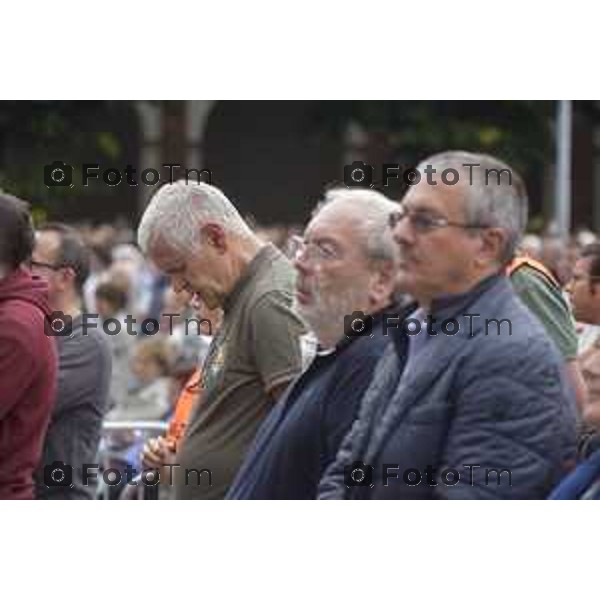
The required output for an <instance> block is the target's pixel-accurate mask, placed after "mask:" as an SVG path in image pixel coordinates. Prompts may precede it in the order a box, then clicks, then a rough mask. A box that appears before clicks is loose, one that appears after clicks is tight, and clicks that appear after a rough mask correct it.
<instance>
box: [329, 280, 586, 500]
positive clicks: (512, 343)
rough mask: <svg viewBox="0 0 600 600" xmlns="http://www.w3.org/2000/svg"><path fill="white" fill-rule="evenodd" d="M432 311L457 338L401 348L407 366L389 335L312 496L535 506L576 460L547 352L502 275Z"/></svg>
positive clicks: (564, 397) (562, 388)
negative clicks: (531, 502) (505, 501)
mask: <svg viewBox="0 0 600 600" xmlns="http://www.w3.org/2000/svg"><path fill="white" fill-rule="evenodd" d="M431 313H432V315H433V316H434V317H435V318H436V320H437V323H440V321H442V320H445V319H456V321H457V323H458V324H459V331H458V332H457V333H456V334H455V335H443V334H442V333H438V335H436V336H428V337H427V339H425V340H421V341H420V342H419V343H418V344H417V343H415V342H414V341H413V339H409V343H408V348H409V350H408V352H409V358H410V359H409V360H408V364H407V365H406V368H404V367H405V362H406V358H407V357H406V352H407V350H406V339H405V340H404V342H402V338H403V337H404V338H406V337H407V334H406V332H404V333H397V334H396V337H395V339H394V343H391V344H390V345H389V347H388V349H387V351H386V353H385V355H384V357H383V358H382V359H381V361H380V363H379V364H378V366H377V369H376V371H375V374H374V376H373V380H372V381H371V384H370V386H369V388H368V390H367V392H366V393H365V395H364V397H363V400H362V404H361V410H360V413H359V417H358V419H357V420H356V421H355V423H354V425H353V427H352V429H351V430H350V433H349V434H348V435H347V436H346V438H345V439H344V442H343V443H342V445H341V447H340V450H339V452H338V455H337V458H336V461H335V462H334V463H333V464H332V465H331V466H330V468H329V469H328V471H327V472H326V473H325V475H324V477H323V479H322V480H321V483H320V486H319V497H320V498H323V499H334V498H349V499H352V498H356V499H360V498H365V499H371V498H372V499H376V498H382V499H384V498H407V499H427V498H448V499H450V498H474V499H477V498H492V499H493V498H540V499H541V498H544V497H546V496H547V494H548V493H549V491H550V490H551V489H552V488H553V487H554V486H555V485H556V484H557V483H558V481H559V480H560V479H561V478H562V477H563V475H564V474H565V468H566V465H567V464H569V463H572V461H573V460H574V457H575V402H574V397H573V394H572V392H571V390H570V388H569V387H568V386H567V385H566V383H565V377H564V373H563V370H564V369H563V359H562V358H561V356H560V355H559V353H558V351H557V349H556V347H555V346H554V344H553V342H552V341H551V340H550V339H549V338H548V336H547V335H546V333H545V331H544V329H543V328H542V326H541V325H540V323H539V322H538V320H537V319H536V318H535V316H533V315H532V314H531V313H530V312H529V310H528V309H527V308H526V307H525V306H524V305H523V304H522V303H521V301H520V300H519V299H518V297H517V296H516V294H515V293H514V291H513V289H512V287H511V285H510V283H509V282H508V281H507V280H506V278H504V277H502V276H493V277H491V278H489V279H486V280H485V281H483V282H481V283H480V284H479V285H478V286H477V287H476V288H475V289H474V290H472V291H471V292H469V293H468V294H465V295H463V296H460V297H453V298H451V301H443V302H439V303H437V304H434V305H433V306H432V310H431ZM468 315H471V316H468ZM474 315H477V316H474ZM492 319H496V320H498V321H499V320H502V319H508V320H509V321H510V324H511V326H510V328H509V327H508V325H507V322H504V323H503V324H501V325H500V327H498V326H497V325H496V322H494V321H491V320H492ZM486 320H489V321H487V322H486ZM397 331H400V329H399V330H397ZM498 331H500V333H498ZM419 335H426V333H425V332H424V331H422V332H421V333H420V334H419ZM422 341H424V342H425V343H421V342H422ZM417 346H418V347H419V351H418V352H419V353H418V356H417V357H416V358H415V357H411V356H410V351H411V349H412V348H413V347H415V348H416V347H417Z"/></svg>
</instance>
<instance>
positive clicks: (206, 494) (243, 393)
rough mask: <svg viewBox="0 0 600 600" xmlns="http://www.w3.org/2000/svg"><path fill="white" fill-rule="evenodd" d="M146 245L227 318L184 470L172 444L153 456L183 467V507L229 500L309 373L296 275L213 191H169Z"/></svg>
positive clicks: (145, 230)
mask: <svg viewBox="0 0 600 600" xmlns="http://www.w3.org/2000/svg"><path fill="white" fill-rule="evenodd" d="M138 242H139V245H140V247H141V249H142V251H143V252H144V253H145V254H146V255H147V256H148V257H149V259H150V260H151V261H152V262H153V263H154V264H155V265H156V267H157V268H158V269H160V270H161V271H162V272H164V273H165V274H166V275H167V276H169V277H170V279H171V283H172V285H173V288H174V290H175V291H176V292H179V291H181V290H186V291H188V292H190V293H192V294H197V295H198V297H199V298H200V299H201V300H202V302H203V303H204V304H205V305H206V306H207V307H208V308H209V309H214V308H218V307H221V308H222V309H223V319H222V323H221V326H220V328H219V331H218V333H217V335H216V336H215V338H214V339H213V341H212V343H211V346H210V348H209V351H208V355H207V357H206V359H205V362H204V369H203V376H202V383H203V389H202V391H201V395H202V401H201V402H199V403H197V405H196V407H195V409H194V410H193V412H192V414H191V416H190V422H189V424H188V427H187V430H186V435H185V438H184V439H183V441H182V442H180V445H179V446H178V449H177V456H176V460H175V461H174V462H170V461H169V460H168V459H169V452H170V451H171V450H172V449H171V448H168V447H166V443H165V442H164V441H162V442H159V445H158V446H155V447H154V448H153V451H154V454H155V455H157V456H161V457H163V458H164V461H163V464H164V463H170V464H176V465H177V467H173V468H171V469H170V474H172V478H173V480H174V485H175V494H174V496H175V498H179V499H216V498H222V497H224V495H225V493H226V491H227V489H228V487H229V485H230V483H231V481H232V479H233V477H234V475H235V473H236V471H237V470H238V468H239V466H240V464H241V462H242V459H243V457H244V454H245V453H246V450H247V448H248V446H249V444H250V443H251V441H252V439H253V438H254V435H255V434H256V431H257V429H258V427H259V425H260V424H261V422H262V421H263V419H264V418H265V417H266V415H267V414H268V412H269V411H270V410H271V408H272V407H273V405H274V403H275V401H276V400H277V399H278V398H279V396H280V394H281V392H282V391H283V390H284V389H285V388H286V387H287V385H288V384H289V382H290V381H291V380H292V379H293V378H294V377H295V376H296V375H297V374H298V373H299V371H300V369H301V362H302V361H301V352H300V343H299V338H300V336H301V335H302V334H303V333H304V331H305V328H304V324H303V322H302V321H301V319H300V318H299V317H298V316H296V314H295V313H294V312H293V310H292V306H291V305H292V300H293V287H294V272H293V269H292V266H291V264H290V262H289V261H288V260H287V259H286V258H285V257H284V256H283V254H281V253H280V252H279V250H277V249H276V248H275V247H274V246H273V245H271V244H266V243H264V242H262V241H261V240H259V239H258V237H257V236H256V235H255V234H254V233H253V232H252V231H251V229H250V228H249V227H248V225H247V224H246V223H245V222H244V220H243V219H242V217H241V216H240V214H239V213H238V211H237V210H236V208H235V207H234V206H233V204H232V203H231V202H230V201H229V200H228V199H227V197H226V196H225V195H224V194H223V193H222V192H221V191H220V190H219V189H217V188H216V187H213V186H211V185H208V184H205V183H198V184H188V183H187V182H185V181H177V182H175V183H173V184H168V185H165V186H163V187H161V188H160V189H159V190H158V191H157V192H156V194H155V195H154V197H153V198H152V200H151V202H150V204H149V206H148V207H147V209H146V211H145V213H144V215H143V217H142V220H141V222H140V225H139V229H138ZM161 443H162V446H161V445H160V444H161ZM169 483H170V482H169Z"/></svg>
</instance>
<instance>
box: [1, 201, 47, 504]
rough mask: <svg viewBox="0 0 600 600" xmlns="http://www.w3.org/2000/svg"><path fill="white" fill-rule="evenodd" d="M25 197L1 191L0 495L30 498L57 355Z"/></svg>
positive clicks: (2, 496) (42, 440)
mask: <svg viewBox="0 0 600 600" xmlns="http://www.w3.org/2000/svg"><path fill="white" fill-rule="evenodd" d="M34 242H35V234H34V230H33V224H32V222H31V216H30V214H29V207H28V206H27V204H26V203H25V202H23V201H22V200H19V199H18V198H15V197H14V196H10V195H8V194H5V193H4V192H1V191H0V499H3V500H6V499H12V500H16V499H32V498H33V497H34V483H33V472H34V470H35V468H36V467H37V465H38V464H39V461H40V457H41V455H42V447H43V444H44V436H45V435H46V429H47V427H48V423H49V421H50V414H51V412H52V407H53V405H54V402H55V400H56V387H57V374H58V355H57V350H56V344H55V338H54V337H53V336H51V335H46V333H45V332H46V329H45V328H46V327H47V326H48V325H49V324H50V323H51V318H50V317H51V309H50V307H49V305H48V284H47V283H46V282H45V281H44V280H42V279H40V278H38V277H37V276H35V275H34V276H32V274H31V273H30V271H29V269H27V268H25V267H24V263H27V262H29V260H30V259H31V253H32V250H33V246H34Z"/></svg>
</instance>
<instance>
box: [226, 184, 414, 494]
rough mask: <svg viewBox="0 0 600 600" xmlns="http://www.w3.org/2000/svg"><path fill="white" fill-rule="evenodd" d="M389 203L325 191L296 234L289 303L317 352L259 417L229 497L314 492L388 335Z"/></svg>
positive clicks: (375, 196) (372, 195)
mask: <svg viewBox="0 0 600 600" xmlns="http://www.w3.org/2000/svg"><path fill="white" fill-rule="evenodd" d="M395 207H396V205H395V204H394V203H393V202H391V201H390V200H388V199H387V198H386V197H385V196H383V195H382V194H380V193H378V192H374V191H372V190H347V189H342V190H339V189H338V190H331V191H330V192H329V193H328V194H327V196H326V199H325V202H324V203H323V204H321V205H320V206H319V208H318V210H317V212H316V214H314V215H313V218H312V220H311V221H310V223H309V224H308V226H307V228H306V231H305V232H304V238H302V239H297V240H296V243H295V252H294V255H295V257H294V266H295V268H296V274H297V281H296V302H295V308H296V310H297V311H298V313H299V314H300V315H301V316H302V317H304V319H305V320H306V322H307V323H308V325H309V326H310V329H311V330H312V332H313V333H314V336H315V337H316V340H317V342H318V346H317V352H316V356H314V358H313V359H312V360H311V361H310V364H308V365H307V367H306V368H305V370H304V372H303V373H302V375H301V376H300V377H299V378H298V379H296V381H294V383H293V384H292V385H291V386H290V388H289V389H288V391H287V392H286V394H285V396H284V398H283V399H282V400H281V401H280V402H279V404H278V405H277V406H276V407H275V408H274V409H273V410H272V411H271V413H270V414H269V416H268V417H267V418H266V419H265V422H264V423H263V425H262V426H261V428H260V429H259V431H258V434H257V436H256V438H255V440H254V442H253V444H252V446H251V448H250V451H249V452H248V454H247V455H246V458H245V461H244V463H243V464H242V467H241V469H240V471H239V473H238V475H237V477H236V479H235V480H234V482H233V484H232V486H231V488H230V490H229V493H228V494H227V498H228V499H235V500H246V499H254V500H256V499H264V500H272V499H279V500H314V499H315V497H316V495H317V486H318V484H319V480H320V478H321V475H322V474H323V473H324V471H325V469H326V468H327V467H328V466H329V464H330V463H331V462H332V461H333V460H334V459H335V456H336V453H337V449H338V447H339V445H340V442H341V441H342V439H344V436H345V435H346V433H347V432H348V430H349V428H350V426H351V425H352V423H353V421H354V419H355V418H356V415H357V413H358V407H359V403H360V399H361V397H362V395H363V392H364V391H365V390H366V388H367V386H368V385H369V381H370V380H371V376H372V374H373V369H374V368H375V365H376V364H377V363H378V361H379V359H380V358H381V356H382V354H383V352H384V349H385V348H386V346H387V345H388V342H389V341H390V340H389V338H388V337H387V336H386V335H385V333H384V328H383V320H384V313H386V312H387V313H390V314H391V313H392V308H391V305H392V301H393V300H392V296H393V293H394V289H395V271H396V269H397V264H396V263H397V260H398V248H397V247H396V244H395V243H394V240H393V239H392V236H391V231H390V230H389V227H388V216H389V214H390V212H391V211H392V210H394V208H395ZM357 311H361V313H362V317H364V318H362V317H361V316H359V313H358V312H357ZM367 315H368V316H367ZM391 351H392V352H395V348H392V350H391ZM401 354H402V353H401Z"/></svg>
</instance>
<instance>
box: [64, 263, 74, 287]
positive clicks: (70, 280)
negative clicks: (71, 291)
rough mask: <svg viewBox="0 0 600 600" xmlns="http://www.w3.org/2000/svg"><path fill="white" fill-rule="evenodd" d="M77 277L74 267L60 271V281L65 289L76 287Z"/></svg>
mask: <svg viewBox="0 0 600 600" xmlns="http://www.w3.org/2000/svg"><path fill="white" fill-rule="evenodd" d="M76 277H77V275H76V273H75V269H73V267H66V268H65V269H61V270H60V280H61V283H62V284H63V286H64V287H70V286H71V285H75V279H76Z"/></svg>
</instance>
